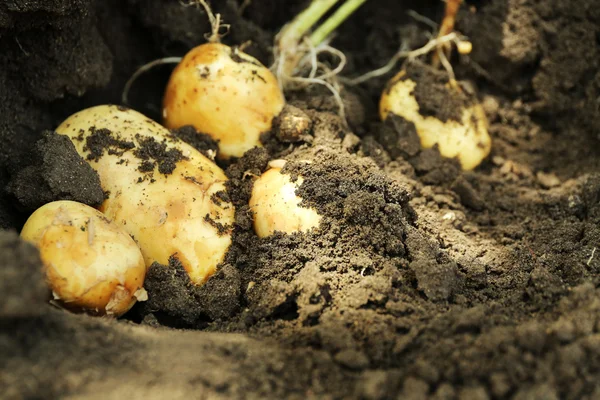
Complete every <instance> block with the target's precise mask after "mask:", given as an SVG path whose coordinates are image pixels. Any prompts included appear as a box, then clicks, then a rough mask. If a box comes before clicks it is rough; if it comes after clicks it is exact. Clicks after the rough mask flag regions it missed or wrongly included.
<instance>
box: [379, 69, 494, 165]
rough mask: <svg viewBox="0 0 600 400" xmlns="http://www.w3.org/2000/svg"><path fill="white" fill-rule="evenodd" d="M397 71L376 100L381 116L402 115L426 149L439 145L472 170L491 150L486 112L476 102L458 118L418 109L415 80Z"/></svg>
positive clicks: (383, 117)
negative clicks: (448, 119) (431, 113)
mask: <svg viewBox="0 0 600 400" xmlns="http://www.w3.org/2000/svg"><path fill="white" fill-rule="evenodd" d="M404 75H405V72H404V71H400V72H399V73H398V74H397V75H396V76H395V77H394V78H392V80H390V83H389V84H388V88H387V89H386V90H384V92H383V95H382V96H381V101H380V103H379V112H380V116H381V119H382V120H383V121H385V120H386V118H387V117H388V115H389V114H390V113H393V114H396V115H398V116H400V117H403V118H404V119H406V120H407V121H410V122H412V123H413V124H415V128H416V130H417V134H418V135H419V138H420V141H421V147H423V148H425V149H428V148H431V147H433V146H434V145H436V144H437V145H438V149H439V151H440V154H441V155H442V156H444V157H448V158H454V157H456V158H457V159H458V161H459V162H460V164H461V167H462V169H464V170H472V169H473V168H475V167H477V166H478V165H479V164H480V163H481V162H482V161H483V160H484V159H485V158H486V157H487V156H488V155H489V153H490V151H491V148H492V140H491V138H490V135H489V134H488V131H487V119H486V116H485V112H484V111H483V108H482V107H481V105H480V104H479V103H475V104H473V105H471V106H470V107H468V108H465V109H463V110H462V119H461V121H460V122H459V121H453V120H451V121H446V122H443V121H440V120H439V119H437V118H435V117H431V116H427V117H423V116H422V115H421V114H420V113H419V104H418V103H417V100H416V99H415V98H414V96H413V95H412V93H413V90H414V88H415V86H416V83H415V82H414V81H412V80H410V79H402V78H403V77H404Z"/></svg>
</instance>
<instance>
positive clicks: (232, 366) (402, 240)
mask: <svg viewBox="0 0 600 400" xmlns="http://www.w3.org/2000/svg"><path fill="white" fill-rule="evenodd" d="M213 3H215V6H216V7H215V8H216V10H215V11H218V12H221V13H222V14H223V16H224V18H225V21H227V22H228V23H230V24H231V32H230V34H229V35H228V36H226V37H225V38H224V40H225V42H226V43H228V44H241V43H243V42H246V41H248V40H251V41H252V43H251V45H250V46H249V47H248V48H247V51H248V52H249V53H250V54H252V55H253V56H255V57H257V58H258V59H259V60H261V61H262V62H264V63H266V64H270V62H271V61H272V60H271V58H270V51H269V45H270V43H272V40H273V35H274V34H275V33H276V32H277V30H278V29H279V28H280V27H281V26H282V24H284V23H285V22H286V21H289V19H290V18H291V17H292V16H293V15H295V14H296V13H297V12H298V11H299V10H301V9H302V7H303V6H304V5H305V3H306V1H300V0H294V1H285V2H283V1H274V0H253V1H251V2H250V3H249V5H248V6H247V7H245V8H242V7H241V6H240V5H241V3H243V2H242V1H235V0H227V1H223V2H213ZM409 9H412V10H414V11H416V12H418V13H420V14H422V15H424V16H426V17H428V18H431V19H433V20H439V18H440V16H441V14H442V11H443V5H442V3H441V2H438V1H436V0H429V1H404V2H388V1H384V0H371V1H370V2H368V3H367V4H366V5H365V6H363V7H362V8H361V9H360V10H359V11H358V12H357V14H356V15H354V16H353V17H352V18H351V19H350V20H349V21H347V22H346V23H345V24H344V25H343V26H342V28H341V29H340V31H339V34H338V36H337V37H336V38H335V39H334V41H333V45H335V46H336V47H338V48H340V49H341V50H343V51H344V52H345V53H346V55H347V57H348V65H347V68H346V69H345V71H344V73H345V74H346V75H348V76H357V75H359V74H361V73H364V72H366V71H369V70H372V69H374V68H377V67H379V66H381V65H384V64H385V63H386V62H387V61H388V59H389V58H390V57H391V56H392V55H393V53H394V52H395V51H397V49H398V48H399V47H400V45H401V43H403V44H404V45H406V46H409V47H411V48H416V47H419V46H421V45H423V44H424V43H425V42H426V41H427V33H428V29H429V28H428V26H427V25H426V24H423V23H421V22H418V21H416V20H415V19H413V18H411V17H410V16H409V15H407V13H406V12H407V11H408V10H409ZM207 25H208V24H207V21H206V16H205V15H204V14H203V12H201V11H200V10H196V9H195V8H191V7H187V8H186V7H182V6H181V4H180V2H178V1H176V0H172V1H166V0H165V1H156V0H127V1H119V0H106V1H93V0H52V1H43V2H42V1H32V2H22V3H19V4H18V5H17V4H13V3H12V2H8V3H6V4H2V5H0V48H1V49H2V52H0V115H1V117H0V184H1V185H2V187H3V188H5V190H4V191H2V193H1V194H0V227H2V228H4V229H5V230H3V231H0V371H1V373H0V387H2V388H3V396H4V397H3V398H7V399H13V398H14V399H25V398H29V399H31V398H66V399H80V398H86V399H88V398H91V399H95V398H98V399H107V398H111V399H112V398H114V399H116V398H131V399H164V398H172V399H179V398H181V399H183V398H186V399H189V398H211V399H212V398H299V399H300V398H362V399H395V398H402V399H461V400H462V399H562V398H564V399H595V398H600V383H599V382H600V379H599V378H600V290H599V289H598V287H599V286H600V136H599V135H598V126H600V100H599V99H600V1H599V0H575V1H570V2H565V1H559V0H549V1H543V2H542V1H533V0H491V1H488V2H484V1H475V0H473V1H470V2H467V4H466V6H464V7H463V9H462V11H461V13H460V15H459V19H458V29H459V30H460V31H461V32H462V33H464V34H465V35H467V36H468V37H469V38H471V40H472V42H473V46H474V51H473V53H472V54H471V55H470V56H469V57H461V58H459V57H457V58H456V59H453V65H454V66H455V69H456V74H457V77H458V78H459V79H460V80H461V81H463V82H465V85H467V86H465V87H471V88H477V92H478V93H479V96H480V98H481V102H482V104H483V106H484V109H485V111H486V115H487V117H488V120H489V122H490V133H491V135H492V138H493V150H492V154H491V155H490V157H489V158H488V159H487V160H486V161H485V162H484V164H483V165H481V166H480V167H479V168H478V169H477V170H476V171H473V172H462V171H461V170H460V167H459V165H458V163H457V162H456V161H454V160H448V159H443V158H441V157H440V155H439V153H438V152H437V150H436V149H429V150H421V149H420V147H419V142H418V137H417V136H416V132H415V129H414V126H413V125H411V124H410V123H408V122H407V121H405V120H403V119H401V118H398V117H392V118H389V119H388V120H387V121H386V122H385V123H382V122H380V121H379V118H378V115H377V102H378V99H379V95H380V93H381V90H383V88H384V87H385V84H386V82H387V80H388V79H390V78H391V77H392V76H393V73H390V74H389V75H387V76H385V77H381V78H378V79H374V80H371V81H369V82H367V83H365V84H363V85H360V86H358V87H346V88H344V89H343V91H342V96H343V98H344V102H345V104H346V112H347V114H348V123H349V125H348V126H347V125H345V124H344V123H343V121H341V120H340V118H339V117H338V116H337V115H336V110H337V105H336V103H335V102H334V101H333V100H332V98H331V96H330V95H329V93H328V92H327V90H325V89H323V88H321V87H312V88H309V89H307V90H304V91H298V92H294V93H289V94H288V102H289V103H290V104H291V105H293V106H295V108H291V110H293V113H294V116H295V118H299V119H300V120H302V121H303V125H302V129H301V133H298V132H291V133H290V132H288V131H287V129H290V127H289V126H288V125H286V123H285V122H286V121H289V120H288V119H286V118H284V117H282V118H280V119H278V121H277V123H276V126H275V127H274V129H273V131H272V132H270V133H266V134H265V135H264V136H263V141H264V143H265V147H264V148H262V149H254V150H251V151H249V152H248V153H246V155H244V156H243V157H242V158H240V159H238V160H234V161H231V162H229V163H227V164H223V165H222V167H223V169H224V170H225V171H226V173H227V175H228V177H229V178H230V180H229V183H228V185H227V192H226V193H225V192H223V193H220V194H218V196H216V198H215V201H217V200H219V199H220V200H222V201H232V202H233V203H234V204H235V206H236V219H235V226H234V238H233V244H232V246H231V248H230V250H229V252H228V254H227V256H226V258H225V260H224V262H223V263H222V265H221V266H220V269H219V271H218V272H217V273H216V275H215V276H213V277H212V278H211V279H210V280H209V281H208V282H207V284H206V285H204V286H202V287H195V286H193V285H191V284H190V282H189V279H188V277H187V275H186V274H185V271H184V270H183V268H182V267H181V265H180V264H179V263H178V262H177V260H176V259H175V258H173V259H172V260H171V262H170V265H169V266H161V265H153V266H152V267H150V269H149V272H148V276H147V279H146V284H145V286H146V289H147V291H148V293H149V300H148V301H147V302H141V303H138V304H137V305H136V306H135V307H134V309H133V310H131V311H130V312H129V313H128V314H127V316H126V317H125V318H123V319H121V320H119V321H112V320H104V319H97V318H92V317H88V316H84V315H73V314H70V313H67V312H64V311H61V310H57V309H54V308H53V307H52V306H50V305H49V304H48V301H47V298H48V297H47V296H48V293H47V291H48V289H47V287H46V286H45V284H44V282H43V277H42V276H41V273H40V265H41V262H40V260H39V256H38V255H37V252H36V251H35V250H34V249H33V247H31V246H29V245H27V244H25V243H22V242H21V241H20V240H19V239H18V236H17V234H16V232H18V230H19V229H20V227H21V226H22V224H23V222H24V220H25V219H26V218H27V216H28V215H29V214H30V213H31V212H32V211H33V210H34V209H35V208H36V207H38V206H39V205H41V204H44V203H46V202H49V201H52V200H58V199H72V200H78V201H82V202H85V203H87V204H92V205H95V204H98V203H99V202H101V201H102V198H103V196H104V194H103V193H102V190H101V189H100V187H99V181H98V177H97V175H95V173H94V172H93V171H92V170H91V169H90V168H89V167H87V164H86V163H85V162H83V160H82V159H81V158H78V157H77V156H76V153H75V151H74V148H73V147H72V145H71V146H69V143H68V141H67V142H65V140H63V139H64V138H62V137H61V136H59V135H55V134H53V133H51V132H47V130H49V129H50V130H51V129H52V128H54V127H56V126H57V125H58V124H59V123H60V122H62V120H64V119H65V118H66V117H67V116H69V115H70V114H72V113H73V112H76V111H78V110H80V109H82V108H84V107H87V106H92V105H97V104H103V103H119V101H120V95H121V90H122V88H123V86H124V84H125V82H126V80H127V78H128V77H129V76H130V74H131V73H132V72H133V71H134V70H135V69H136V67H137V66H139V65H141V64H143V63H145V62H148V61H150V60H152V59H155V58H159V57H164V56H181V55H183V54H184V53H185V51H187V50H188V49H190V48H191V47H193V46H194V45H196V44H199V43H202V41H203V35H204V33H206V32H208V31H209V28H208V26H207ZM411 69H412V71H413V72H411V73H414V74H417V75H415V76H419V77H420V79H423V76H431V80H432V81H434V80H436V79H439V78H438V77H437V75H436V74H435V73H433V72H431V71H430V70H429V69H428V67H427V66H426V65H424V64H421V65H417V66H415V65H412V66H411ZM169 72H170V67H168V66H165V67H161V68H157V69H156V70H153V71H152V72H150V73H148V74H146V75H144V76H143V77H142V78H141V79H140V80H139V81H138V82H136V83H135V85H134V86H133V88H132V92H131V93H130V99H131V104H130V106H131V107H133V108H135V109H137V110H138V111H141V112H143V113H145V114H146V115H148V116H149V117H151V118H154V119H157V120H159V118H160V104H161V100H160V98H161V95H162V90H163V88H164V87H165V84H166V80H167V78H168V74H169ZM421 89H422V90H421ZM421 89H418V90H416V93H415V95H416V96H417V97H418V100H419V103H420V104H421V105H422V107H423V109H424V110H427V112H428V113H430V114H432V115H437V116H440V118H441V117H444V118H450V119H451V118H453V115H452V113H451V110H450V111H448V109H447V108H446V106H447V104H446V103H444V101H443V94H441V93H442V92H440V91H439V90H437V91H436V90H435V85H433V84H432V85H431V86H430V87H429V86H428V87H422V88H421ZM288 111H289V110H288ZM290 112H291V111H290ZM282 121H283V122H282ZM190 129H191V128H184V129H182V130H179V131H177V132H174V134H175V135H177V136H178V137H180V138H182V139H184V140H187V141H189V142H190V143H191V144H192V145H194V146H195V147H197V148H198V149H199V150H200V151H203V152H204V153H205V154H207V155H209V156H211V157H212V156H214V153H215V149H216V146H215V143H214V142H213V141H212V140H211V139H210V138H207V137H206V136H202V135H200V136H198V135H196V134H195V133H194V132H193V130H190ZM144 149H145V151H144V152H143V153H140V156H142V157H146V158H147V160H148V162H149V163H150V164H152V168H155V167H158V166H159V165H162V164H161V163H162V161H161V160H167V161H169V160H171V161H173V160H172V159H176V158H177V157H178V155H177V154H167V153H168V151H166V149H165V148H164V146H163V145H162V144H161V143H146V144H145V146H144ZM280 158H285V159H286V160H288V162H287V163H286V165H285V167H284V169H283V171H284V172H285V173H288V174H290V175H291V177H292V179H296V178H297V177H299V176H302V178H303V179H304V183H303V184H302V185H301V186H300V188H299V190H298V192H297V194H298V195H299V196H301V198H302V199H303V204H304V205H305V206H306V207H313V208H314V209H316V210H317V211H318V212H319V214H320V215H321V216H322V217H323V218H322V222H321V225H320V227H319V228H318V229H315V230H313V231H311V232H310V233H306V234H290V235H284V234H276V235H274V236H272V237H269V238H264V239H260V238H258V237H257V236H256V235H255V234H254V232H253V229H252V215H251V210H250V209H249V207H248V199H249V197H250V193H251V190H252V185H253V181H254V179H255V177H256V176H258V175H260V174H261V173H262V172H263V171H265V170H266V169H267V167H268V162H269V161H270V160H275V159H280ZM175 161H176V160H174V161H173V162H175ZM306 161H310V162H309V163H307V162H306ZM167 164H169V165H171V164H170V161H169V163H167ZM167 164H165V168H166V169H165V171H166V172H168V170H169V165H167ZM166 172H165V173H166ZM77 183H80V184H79V185H78V184H77Z"/></svg>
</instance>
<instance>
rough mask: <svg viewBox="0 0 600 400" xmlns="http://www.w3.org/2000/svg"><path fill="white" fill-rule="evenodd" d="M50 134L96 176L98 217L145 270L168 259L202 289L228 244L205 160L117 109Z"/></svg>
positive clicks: (87, 114)
mask: <svg viewBox="0 0 600 400" xmlns="http://www.w3.org/2000/svg"><path fill="white" fill-rule="evenodd" d="M56 131H57V132H58V133H60V134H63V135H67V136H69V137H70V138H71V140H72V141H73V143H74V144H75V147H76V149H77V151H78V152H79V153H80V154H81V156H83V157H84V158H85V159H86V160H88V161H89V163H90V165H91V166H92V168H94V169H95V170H96V171H97V172H98V174H99V175H100V181H101V183H102V187H103V189H104V190H105V191H106V192H107V199H106V200H105V201H104V203H103V204H102V206H101V208H100V210H101V211H102V212H103V213H104V214H105V215H106V216H107V217H108V218H110V219H112V220H114V221H115V222H117V223H119V224H120V225H122V226H123V228H124V229H125V230H126V231H127V232H128V233H129V234H130V235H132V236H133V238H134V239H135V241H136V242H137V243H138V245H139V246H140V248H141V250H142V254H143V255H144V258H145V260H146V263H147V264H148V265H149V264H151V263H152V262H154V261H158V262H159V263H161V264H167V263H168V261H169V257H170V256H172V255H175V256H176V257H177V258H178V259H179V261H181V263H182V264H183V266H184V267H185V269H186V271H187V272H188V274H189V276H190V278H191V279H192V281H193V282H194V283H196V284H202V283H204V282H205V281H206V280H207V279H208V278H209V277H210V276H211V275H212V274H213V273H214V272H215V269H216V267H217V264H219V263H220V262H221V261H222V260H223V257H224V256H225V253H226V251H227V249H228V247H229V245H230V243H231V226H232V224H233V221H234V207H233V205H232V204H231V203H229V202H228V197H227V195H226V194H225V182H226V180H227V178H226V177H225V174H224V173H223V171H222V170H221V169H220V168H219V167H218V166H217V165H216V164H215V163H213V162H212V161H211V160H210V159H208V158H206V157H205V156H203V155H202V154H201V153H200V152H198V151H197V150H196V149H194V148H193V147H191V146H189V145H188V144H186V143H184V142H182V141H181V140H179V139H177V138H175V137H174V136H172V135H171V134H170V132H169V131H168V130H167V129H165V128H164V127H162V126H161V125H159V124H157V123H155V122H154V121H152V120H150V119H148V118H147V117H145V116H144V115H142V114H140V113H138V112H136V111H133V110H129V109H124V108H122V107H117V106H107V105H103V106H97V107H92V108H89V109H86V110H83V111H81V112H78V113H76V114H74V115H72V116H71V117H69V118H68V119H67V120H66V121H64V122H63V123H62V124H61V125H60V126H59V127H58V128H57V129H56Z"/></svg>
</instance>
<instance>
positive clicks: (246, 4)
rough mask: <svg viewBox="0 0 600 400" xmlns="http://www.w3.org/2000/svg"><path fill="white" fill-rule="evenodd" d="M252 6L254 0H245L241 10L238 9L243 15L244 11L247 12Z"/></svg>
mask: <svg viewBox="0 0 600 400" xmlns="http://www.w3.org/2000/svg"><path fill="white" fill-rule="evenodd" d="M250 4H252V0H244V2H243V3H242V5H241V6H240V8H238V11H239V13H240V15H242V14H243V13H244V11H246V8H248V7H249V6H250Z"/></svg>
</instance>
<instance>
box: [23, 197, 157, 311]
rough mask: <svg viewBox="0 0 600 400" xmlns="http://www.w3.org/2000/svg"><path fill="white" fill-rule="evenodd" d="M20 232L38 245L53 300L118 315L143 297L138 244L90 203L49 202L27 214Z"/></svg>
mask: <svg viewBox="0 0 600 400" xmlns="http://www.w3.org/2000/svg"><path fill="white" fill-rule="evenodd" d="M21 237H22V238H23V239H25V240H27V241H29V242H31V243H33V244H34V245H35V246H36V247H37V248H38V249H39V250H40V256H41V259H42V262H43V264H44V270H45V273H46V280H47V281H48V284H49V285H50V289H52V293H53V296H54V300H55V301H57V302H58V303H60V304H61V305H62V306H64V307H65V308H68V309H72V310H76V311H82V310H83V311H86V312H89V313H91V314H97V315H104V314H108V315H114V316H120V315H122V314H124V313H125V312H127V311H128V310H129V309H130V308H131V306H133V304H135V302H136V300H138V299H140V300H143V299H144V297H145V291H144V289H143V288H142V286H143V284H144V277H145V275H146V264H145V262H144V257H143V256H142V253H141V252H140V249H139V248H138V246H137V245H136V243H135V242H134V241H133V239H132V238H131V237H130V236H129V235H128V234H127V233H125V232H124V231H123V230H122V229H121V227H119V226H118V225H117V224H115V223H113V222H111V221H110V220H109V219H107V218H106V216H104V215H103V214H102V213H101V212H99V211H98V210H96V209H94V208H92V207H90V206H86V205H85V204H82V203H77V202H74V201H55V202H52V203H48V204H46V205H44V206H42V207H40V208H38V209H37V210H36V211H35V212H34V213H33V214H32V215H31V216H30V217H29V219H28V220H27V223H26V224H25V226H24V227H23V230H22V231H21Z"/></svg>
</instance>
